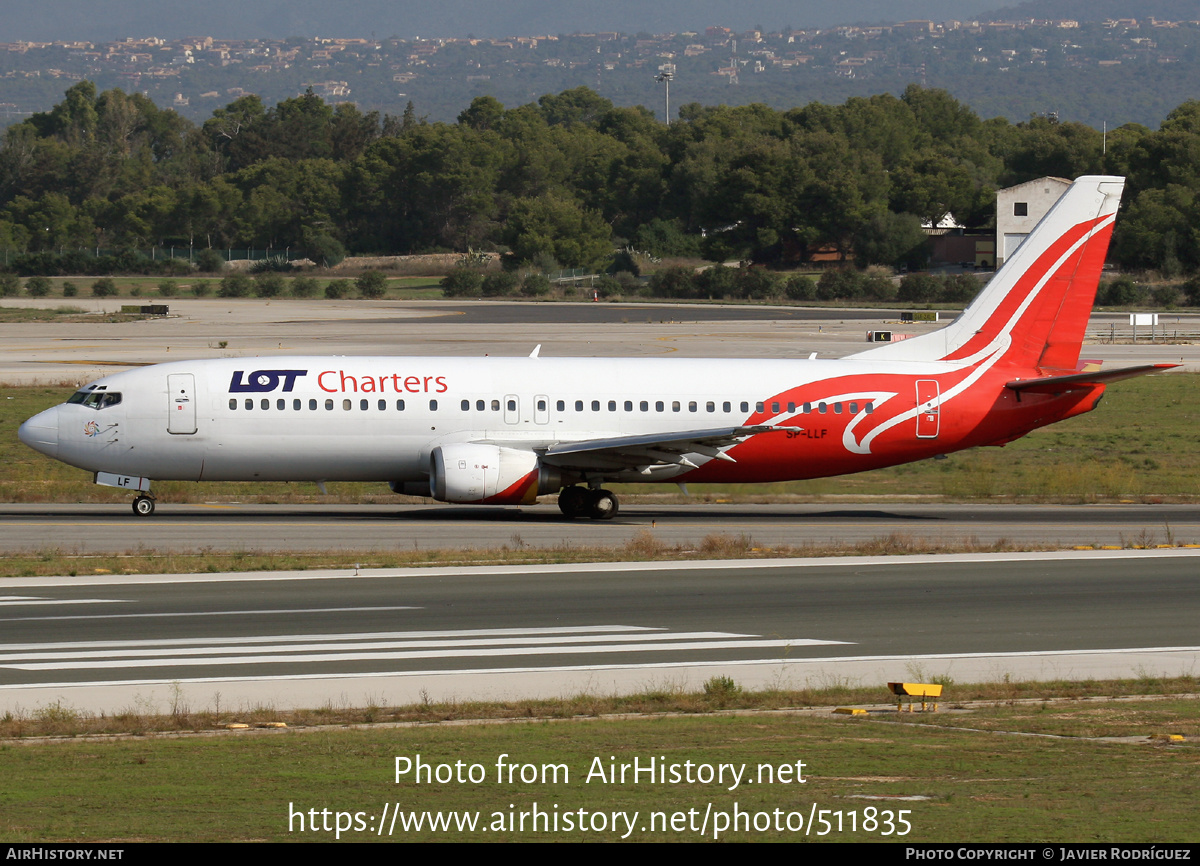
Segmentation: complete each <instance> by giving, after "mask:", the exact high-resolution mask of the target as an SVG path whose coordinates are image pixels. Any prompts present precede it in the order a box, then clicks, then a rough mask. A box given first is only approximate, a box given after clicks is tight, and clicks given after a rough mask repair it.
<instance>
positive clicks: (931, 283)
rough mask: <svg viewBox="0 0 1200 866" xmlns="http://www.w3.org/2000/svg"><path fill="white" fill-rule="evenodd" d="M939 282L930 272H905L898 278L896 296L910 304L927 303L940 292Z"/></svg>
mask: <svg viewBox="0 0 1200 866" xmlns="http://www.w3.org/2000/svg"><path fill="white" fill-rule="evenodd" d="M941 289H942V287H941V284H940V282H939V281H938V278H937V277H935V276H933V275H932V274H906V275H905V276H904V277H903V279H901V280H900V291H899V292H897V293H896V297H897V298H899V299H900V300H901V301H905V302H907V303H910V304H927V303H929V302H930V301H933V300H936V299H937V297H938V295H939V294H940V293H941Z"/></svg>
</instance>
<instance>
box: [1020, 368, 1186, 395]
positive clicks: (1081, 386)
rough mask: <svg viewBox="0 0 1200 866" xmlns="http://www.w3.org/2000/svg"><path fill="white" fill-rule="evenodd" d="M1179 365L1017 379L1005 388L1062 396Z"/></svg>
mask: <svg viewBox="0 0 1200 866" xmlns="http://www.w3.org/2000/svg"><path fill="white" fill-rule="evenodd" d="M1178 366H1179V364H1142V365H1140V366H1138V367H1122V368H1121V369H1119V370H1105V371H1100V370H1095V371H1092V372H1089V373H1071V374H1069V375H1066V376H1045V377H1042V378H1040V379H1015V380H1013V381H1012V382H1006V383H1005V385H1004V387H1005V388H1008V389H1009V390H1012V391H1016V392H1017V393H1018V394H1020V393H1022V392H1029V393H1032V394H1062V393H1065V392H1067V391H1083V390H1086V389H1087V388H1090V387H1092V386H1093V385H1107V384H1108V383H1109V382H1119V381H1121V380H1122V379H1132V378H1133V377H1134V376H1145V375H1147V374H1149V373H1162V372H1165V371H1167V370H1172V369H1174V368H1175V367H1178Z"/></svg>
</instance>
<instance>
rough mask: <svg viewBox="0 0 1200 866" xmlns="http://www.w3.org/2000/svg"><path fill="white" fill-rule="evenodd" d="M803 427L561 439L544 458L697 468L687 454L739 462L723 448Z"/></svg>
mask: <svg viewBox="0 0 1200 866" xmlns="http://www.w3.org/2000/svg"><path fill="white" fill-rule="evenodd" d="M800 429H802V428H800V427H781V426H776V425H773V424H752V425H747V426H741V427H719V428H715V429H710V430H688V431H684V432H680V433H666V434H664V433H648V434H643V435H639V436H615V437H612V438H608V439H585V440H583V441H581V442H559V443H557V444H555V445H551V446H550V447H549V448H547V449H546V450H545V451H544V452H543V454H542V460H543V461H544V462H545V463H547V464H549V465H551V466H557V467H559V468H561V469H577V470H593V471H595V470H607V471H621V470H629V469H635V470H638V471H641V472H645V471H646V470H647V469H648V467H650V466H667V465H672V464H674V465H679V466H686V467H689V468H694V467H695V466H696V464H695V463H693V462H692V461H691V459H689V457H688V455H699V456H701V457H711V458H715V459H717V460H726V461H730V462H736V461H734V459H733V458H732V457H730V456H729V455H728V454H726V453H725V452H724V451H723V450H721V449H723V448H728V447H729V446H731V445H736V444H738V443H739V442H743V441H745V440H746V439H749V438H750V437H751V436H757V435H759V434H760V433H770V432H774V431H779V430H800Z"/></svg>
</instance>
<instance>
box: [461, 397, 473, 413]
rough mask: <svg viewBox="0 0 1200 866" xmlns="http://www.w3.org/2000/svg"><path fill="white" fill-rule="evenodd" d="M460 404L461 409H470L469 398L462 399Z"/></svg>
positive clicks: (468, 410)
mask: <svg viewBox="0 0 1200 866" xmlns="http://www.w3.org/2000/svg"><path fill="white" fill-rule="evenodd" d="M461 405H462V410H463V411H464V412H470V411H471V401H470V400H463V401H462V404H461Z"/></svg>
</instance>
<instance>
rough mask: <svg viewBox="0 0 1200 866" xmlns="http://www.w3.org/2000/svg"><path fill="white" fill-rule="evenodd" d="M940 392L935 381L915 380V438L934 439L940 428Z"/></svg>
mask: <svg viewBox="0 0 1200 866" xmlns="http://www.w3.org/2000/svg"><path fill="white" fill-rule="evenodd" d="M940 410H941V391H940V390H939V388H938V383H937V380H936V379H918V380H917V438H918V439H936V438H937V435H938V429H939V427H940V426H941V416H940Z"/></svg>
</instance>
